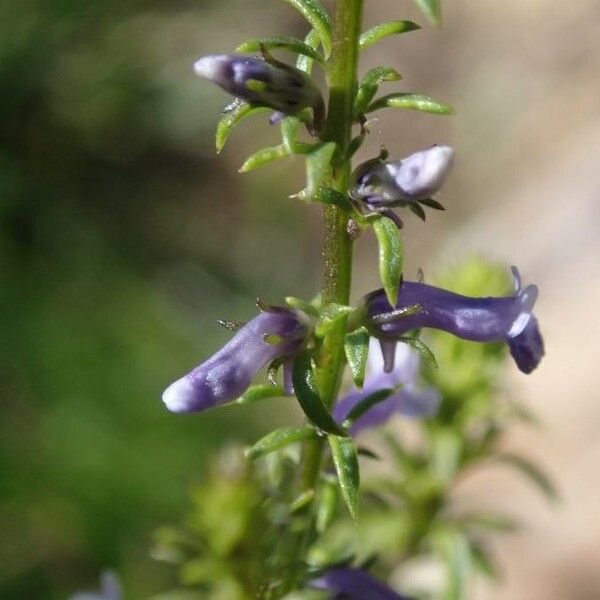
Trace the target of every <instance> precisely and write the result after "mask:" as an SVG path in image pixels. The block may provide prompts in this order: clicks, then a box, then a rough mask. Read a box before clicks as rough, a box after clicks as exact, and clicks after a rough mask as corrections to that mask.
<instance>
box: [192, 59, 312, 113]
mask: <svg viewBox="0 0 600 600" xmlns="http://www.w3.org/2000/svg"><path fill="white" fill-rule="evenodd" d="M194 71H195V72H196V74H197V75H200V76H201V77H205V78H206V79H209V80H210V81H212V82H213V83H216V84H217V85H218V86H219V87H221V88H222V89H224V90H225V91H226V92H229V93H230V94H232V95H233V96H236V97H238V98H241V99H242V100H245V101H246V102H249V103H250V104H252V105H254V106H266V107H268V108H273V109H275V110H276V111H278V112H281V113H283V114H286V115H294V114H296V113H298V112H300V111H301V110H302V109H304V108H307V107H310V108H313V109H314V111H315V120H316V119H317V117H318V118H321V117H322V113H323V110H324V108H323V98H322V96H321V92H320V91H319V88H318V87H317V86H316V85H315V83H314V82H313V80H312V78H311V77H309V76H308V75H307V74H306V73H304V72H303V71H300V70H299V69H296V68H294V67H291V66H289V65H286V64H285V63H280V62H279V61H274V59H272V60H271V61H269V62H267V61H266V60H263V59H262V58H257V57H255V56H248V55H243V54H215V55H209V56H203V57H202V58H200V59H198V60H197V61H196V62H195V63H194Z"/></svg>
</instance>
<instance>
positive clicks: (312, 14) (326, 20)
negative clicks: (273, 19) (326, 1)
mask: <svg viewBox="0 0 600 600" xmlns="http://www.w3.org/2000/svg"><path fill="white" fill-rule="evenodd" d="M283 1H284V2H287V3H288V4H289V5H290V6H293V7H294V8H295V9H296V10H297V11H298V12H299V13H300V14H301V15H302V16H303V17H304V18H305V19H306V20H307V21H308V22H309V23H310V25H311V26H312V28H313V29H314V30H315V31H316V32H317V33H318V35H319V39H320V40H321V44H322V45H323V51H324V52H325V58H329V55H330V54H331V44H332V42H331V19H330V17H329V14H328V13H327V11H326V10H325V8H323V6H322V5H321V4H320V3H319V2H318V1H317V0H283Z"/></svg>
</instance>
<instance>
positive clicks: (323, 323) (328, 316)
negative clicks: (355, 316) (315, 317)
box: [315, 302, 355, 337]
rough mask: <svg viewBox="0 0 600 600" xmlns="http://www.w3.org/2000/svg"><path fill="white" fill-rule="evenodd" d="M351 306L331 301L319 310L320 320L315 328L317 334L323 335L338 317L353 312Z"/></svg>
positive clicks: (341, 317)
mask: <svg viewBox="0 0 600 600" xmlns="http://www.w3.org/2000/svg"><path fill="white" fill-rule="evenodd" d="M354 310H355V309H354V308H352V306H346V305H344V304H337V303H335V302H332V303H331V304H328V305H327V306H326V307H325V308H324V309H323V310H322V311H321V320H320V322H319V324H318V325H317V327H316V329H315V333H316V334H317V336H319V337H322V336H324V335H325V334H326V333H327V332H328V331H329V330H330V329H331V327H333V326H334V325H335V324H336V323H337V322H338V321H339V320H340V319H343V318H344V317H346V316H348V315H349V314H350V313H352V312H354Z"/></svg>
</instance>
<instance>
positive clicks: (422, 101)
mask: <svg viewBox="0 0 600 600" xmlns="http://www.w3.org/2000/svg"><path fill="white" fill-rule="evenodd" d="M380 108H408V109H411V110H419V111H421V112H426V113H431V114H434V115H451V114H454V109H453V108H452V107H451V106H450V105H448V104H444V103H443V102H438V101H437V100H434V99H433V98H432V97H431V96H427V95H425V94H413V93H411V92H405V93H397V94H388V95H387V96H382V97H381V98H378V99H377V100H375V102H373V104H371V106H369V108H368V109H367V111H366V112H373V111H374V110H379V109H380Z"/></svg>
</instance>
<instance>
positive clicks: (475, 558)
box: [469, 540, 501, 581]
mask: <svg viewBox="0 0 600 600" xmlns="http://www.w3.org/2000/svg"><path fill="white" fill-rule="evenodd" d="M469 551H470V552H471V562H472V563H473V566H474V567H475V569H477V570H478V571H479V572H480V573H482V574H483V575H485V576H486V577H487V578H488V579H491V580H492V581H499V580H500V579H501V575H500V571H499V570H498V567H497V566H496V564H495V563H494V561H493V560H492V557H491V556H490V553H489V550H488V549H487V548H486V547H485V546H483V545H482V544H480V543H477V542H475V541H474V540H469Z"/></svg>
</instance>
